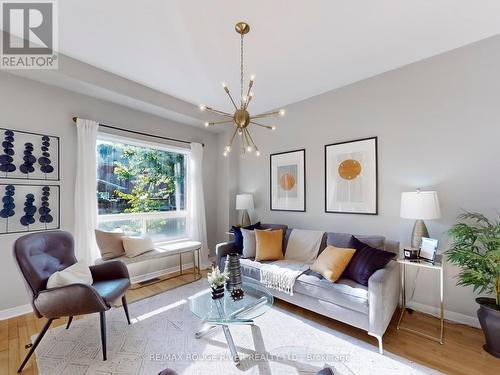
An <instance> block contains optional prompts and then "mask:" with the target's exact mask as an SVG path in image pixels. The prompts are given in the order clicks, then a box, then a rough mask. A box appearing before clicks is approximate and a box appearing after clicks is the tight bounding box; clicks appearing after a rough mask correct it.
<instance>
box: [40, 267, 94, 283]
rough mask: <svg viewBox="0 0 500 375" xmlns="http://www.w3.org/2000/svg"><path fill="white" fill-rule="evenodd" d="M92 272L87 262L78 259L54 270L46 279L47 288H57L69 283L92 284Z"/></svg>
mask: <svg viewBox="0 0 500 375" xmlns="http://www.w3.org/2000/svg"><path fill="white" fill-rule="evenodd" d="M92 283H93V280H92V274H91V273H90V269H89V266H88V264H87V262H85V261H83V260H80V261H78V262H76V263H75V264H73V265H71V266H69V267H67V268H65V269H63V270H61V271H57V272H54V273H53V274H52V275H50V277H49V279H48V280H47V288H58V287H61V286H65V285H70V284H87V285H92Z"/></svg>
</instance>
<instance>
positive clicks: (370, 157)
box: [325, 137, 378, 215]
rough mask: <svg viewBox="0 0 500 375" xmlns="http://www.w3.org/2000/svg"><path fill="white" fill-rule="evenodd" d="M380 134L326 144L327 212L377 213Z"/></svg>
mask: <svg viewBox="0 0 500 375" xmlns="http://www.w3.org/2000/svg"><path fill="white" fill-rule="evenodd" d="M377 183H378V171H377V137H372V138H365V139H357V140H354V141H348V142H340V143H333V144H330V145H326V146H325V212H332V213H343V214H364V215H377V214H378V197H377V194H378V192H377Z"/></svg>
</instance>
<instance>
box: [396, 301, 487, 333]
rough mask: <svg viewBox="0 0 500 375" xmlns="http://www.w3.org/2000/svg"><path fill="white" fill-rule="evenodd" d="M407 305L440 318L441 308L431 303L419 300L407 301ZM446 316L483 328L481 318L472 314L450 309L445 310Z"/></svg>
mask: <svg viewBox="0 0 500 375" xmlns="http://www.w3.org/2000/svg"><path fill="white" fill-rule="evenodd" d="M406 307H409V308H411V309H413V310H415V311H421V312H423V313H426V314H430V315H433V316H435V317H436V318H439V314H440V311H439V308H438V307H435V306H429V305H424V304H423V303H418V302H407V303H406ZM444 318H445V319H447V320H449V321H452V322H455V323H461V324H465V325H468V326H471V327H475V328H481V325H480V324H479V319H478V318H477V316H470V315H465V314H461V313H458V312H455V311H450V310H446V309H445V310H444ZM445 337H446V330H445Z"/></svg>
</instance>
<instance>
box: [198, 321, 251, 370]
mask: <svg viewBox="0 0 500 375" xmlns="http://www.w3.org/2000/svg"><path fill="white" fill-rule="evenodd" d="M254 324H255V323H254V321H253V320H244V321H243V320H242V321H239V322H234V323H231V325H251V326H253V325H254ZM218 326H221V327H222V331H223V332H224V336H225V337H226V343H227V346H228V347H229V351H230V352H231V357H232V358H233V361H234V363H235V364H236V366H238V365H239V364H240V357H239V355H238V351H237V350H236V345H234V340H233V336H231V331H229V326H228V325H227V324H220V323H216V322H209V323H205V326H204V327H203V328H202V329H200V330H199V331H198V332H196V333H195V334H194V337H196V338H197V339H200V338H202V337H203V336H205V335H207V334H208V333H210V332H212V331H214V330H215V329H216V328H217V327H218Z"/></svg>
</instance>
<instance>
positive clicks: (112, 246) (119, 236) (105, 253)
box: [95, 229, 125, 260]
mask: <svg viewBox="0 0 500 375" xmlns="http://www.w3.org/2000/svg"><path fill="white" fill-rule="evenodd" d="M123 237H125V233H123V232H122V231H119V232H106V231H103V230H99V229H95V240H96V242H97V246H98V247H99V251H100V252H101V258H102V259H104V260H108V259H113V258H117V257H120V256H122V255H125V249H124V248H123Z"/></svg>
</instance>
